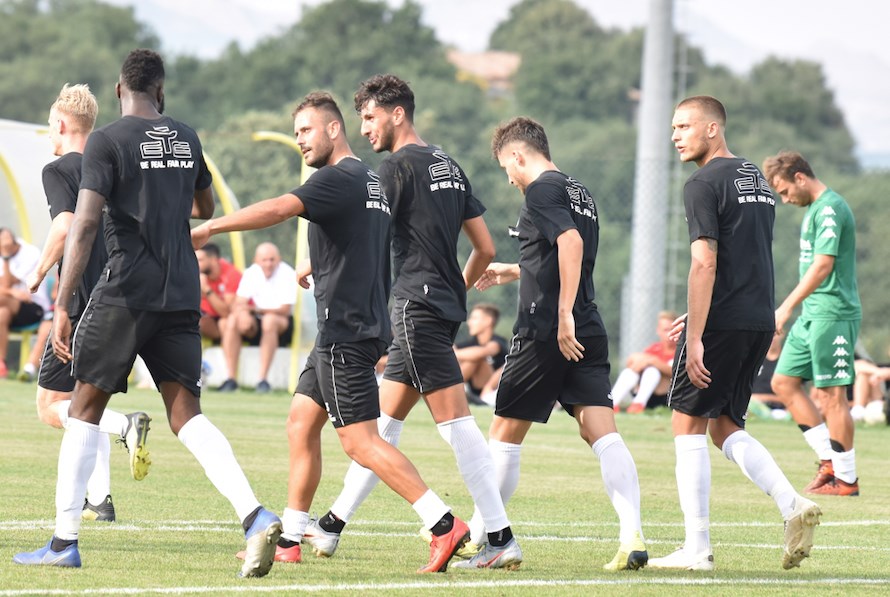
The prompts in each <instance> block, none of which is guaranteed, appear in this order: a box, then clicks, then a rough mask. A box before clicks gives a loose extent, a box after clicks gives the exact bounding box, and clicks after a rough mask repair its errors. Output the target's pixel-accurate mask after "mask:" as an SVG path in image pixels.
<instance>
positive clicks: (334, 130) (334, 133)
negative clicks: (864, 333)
mask: <svg viewBox="0 0 890 597" xmlns="http://www.w3.org/2000/svg"><path fill="white" fill-rule="evenodd" d="M340 128H341V127H340V121H339V120H337V119H336V118H334V119H332V120H331V121H330V122H329V123H328V126H327V129H328V137H329V138H330V139H331V140H334V139H336V138H337V137H338V136H339V135H340Z"/></svg>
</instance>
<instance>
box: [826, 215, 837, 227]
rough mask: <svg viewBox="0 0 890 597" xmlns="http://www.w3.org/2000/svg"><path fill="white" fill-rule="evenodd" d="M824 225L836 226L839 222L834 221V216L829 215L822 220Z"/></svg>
mask: <svg viewBox="0 0 890 597" xmlns="http://www.w3.org/2000/svg"><path fill="white" fill-rule="evenodd" d="M822 225H823V226H825V227H826V228H834V227H835V226H837V222H835V221H834V218H832V217H830V216H829V217H827V218H825V219H824V220H822Z"/></svg>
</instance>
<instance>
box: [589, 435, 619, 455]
mask: <svg viewBox="0 0 890 597" xmlns="http://www.w3.org/2000/svg"><path fill="white" fill-rule="evenodd" d="M623 443H624V440H623V439H622V438H621V434H620V433H618V432H617V431H613V432H612V433H607V434H606V435H604V436H602V437H601V438H599V439H598V440H596V441H595V442H593V444H591V446H590V447H591V448H593V453H594V454H596V456H597V458H599V457H600V456H601V455H602V453H603V452H605V451H606V450H607V449H608V448H609V447H610V446H612V445H614V444H623Z"/></svg>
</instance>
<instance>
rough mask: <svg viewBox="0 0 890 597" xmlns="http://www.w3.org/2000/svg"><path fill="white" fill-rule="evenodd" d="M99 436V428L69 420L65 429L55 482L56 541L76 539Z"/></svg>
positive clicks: (84, 422) (94, 465)
mask: <svg viewBox="0 0 890 597" xmlns="http://www.w3.org/2000/svg"><path fill="white" fill-rule="evenodd" d="M99 435H100V432H99V426H98V425H93V424H92V423H87V422H86V421H81V420H79V419H68V427H67V428H66V429H65V433H64V435H63V436H62V445H61V447H60V448H59V469H58V480H57V481H56V529H55V536H56V537H58V538H59V539H65V540H68V541H75V540H77V534H78V533H79V532H80V516H81V512H83V500H84V499H85V498H86V494H87V479H89V478H90V473H92V472H93V469H94V468H95V467H96V443H97V442H98V441H99Z"/></svg>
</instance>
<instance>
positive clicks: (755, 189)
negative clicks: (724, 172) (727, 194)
mask: <svg viewBox="0 0 890 597" xmlns="http://www.w3.org/2000/svg"><path fill="white" fill-rule="evenodd" d="M736 172H738V173H739V174H741V177H739V178H736V179H735V180H734V181H733V184H734V185H735V188H736V190H737V191H738V192H739V197H738V201H739V204H743V203H766V204H767V205H775V204H776V200H775V199H774V198H773V190H772V189H771V188H770V186H769V183H768V182H766V179H765V178H764V177H763V174H761V173H760V170H759V169H758V168H757V166H755V165H754V164H752V163H751V162H745V163H743V164H742V167H741V168H739V169H738V170H736Z"/></svg>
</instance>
